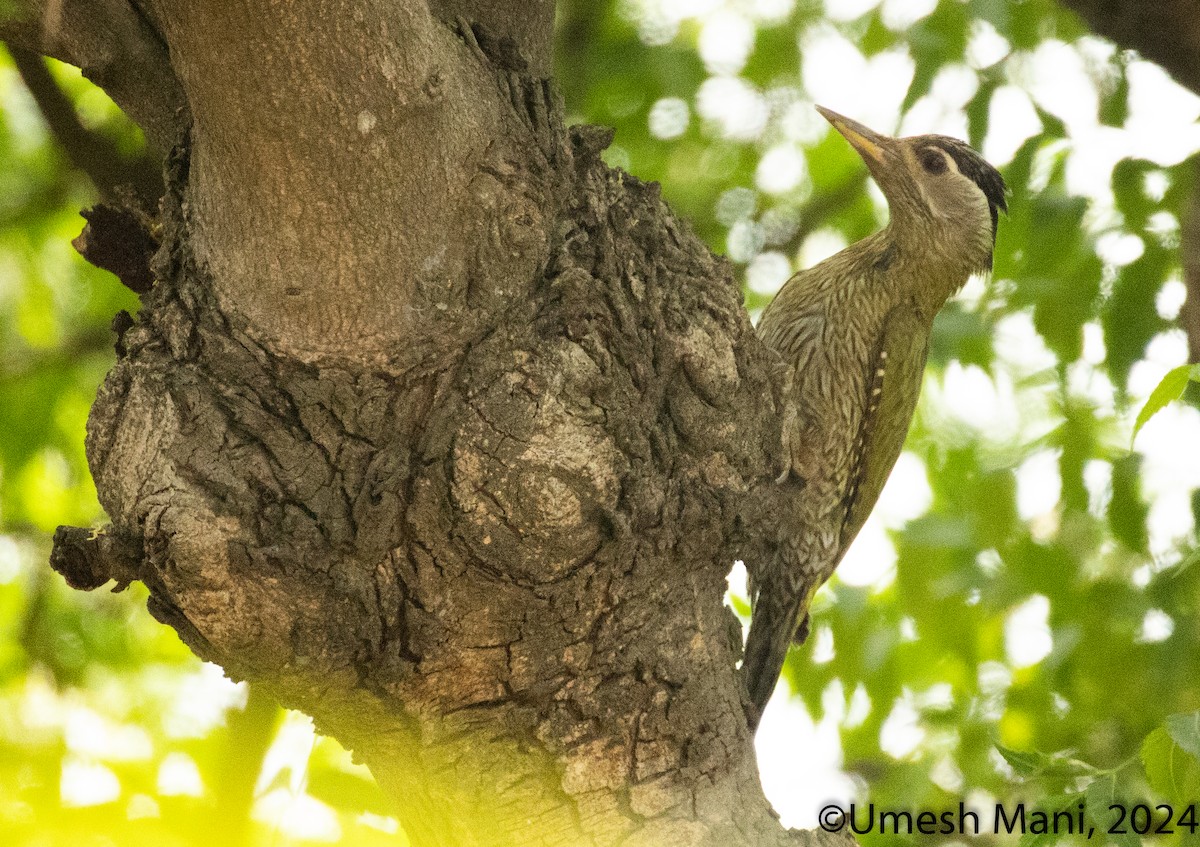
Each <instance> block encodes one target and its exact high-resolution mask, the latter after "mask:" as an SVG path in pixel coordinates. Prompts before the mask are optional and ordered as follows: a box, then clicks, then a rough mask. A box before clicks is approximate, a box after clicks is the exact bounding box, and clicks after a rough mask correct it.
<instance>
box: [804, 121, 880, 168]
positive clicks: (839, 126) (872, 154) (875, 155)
mask: <svg viewBox="0 0 1200 847" xmlns="http://www.w3.org/2000/svg"><path fill="white" fill-rule="evenodd" d="M817 111H818V112H820V113H821V116H822V117H824V118H825V120H827V121H829V122H830V123H831V124H833V128H834V129H836V130H837V131H838V132H840V133H841V134H842V136H843V137H844V138H845V139H846V140H847V141H849V142H850V145H851V146H852V147H853V148H854V149H855V150H857V151H858V155H860V156H862V157H863V159H864V160H865V161H866V163H867V164H868V165H872V168H871V170H872V172H874V170H875V168H874V165H882V164H884V159H883V157H884V152H885V150H886V149H887V147H888V143H889V142H890V141H891V139H889V138H888V137H887V136H886V135H880V134H879V133H877V132H875V131H874V130H872V129H868V128H867V127H865V126H863V125H862V124H860V123H859V122H858V121H852V120H850V119H849V118H847V117H845V116H844V115H839V114H838V113H837V112H835V111H833V110H832V109H826V108H825V107H824V106H817ZM872 159H873V160H874V162H872V161H871V160H872Z"/></svg>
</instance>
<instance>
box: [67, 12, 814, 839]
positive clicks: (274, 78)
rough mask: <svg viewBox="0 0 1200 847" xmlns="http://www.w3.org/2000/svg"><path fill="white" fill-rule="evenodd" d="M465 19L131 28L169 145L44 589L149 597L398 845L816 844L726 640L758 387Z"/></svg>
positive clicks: (349, 16) (501, 51) (544, 94)
mask: <svg viewBox="0 0 1200 847" xmlns="http://www.w3.org/2000/svg"><path fill="white" fill-rule="evenodd" d="M472 5H473V4H469V3H466V2H453V3H452V2H446V3H442V4H435V8H434V9H433V10H432V12H431V11H430V10H429V9H426V8H425V7H424V6H421V5H420V4H417V3H407V4H397V3H387V4H378V6H377V7H376V6H372V5H371V4H369V3H366V2H359V3H350V2H325V0H322V2H315V0H314V2H311V3H305V2H300V0H289V2H279V3H264V4H249V3H244V2H235V1H234V0H231V1H230V2H221V3H209V2H189V3H183V4H173V3H168V2H166V1H165V0H162V2H158V3H156V4H153V5H152V6H150V7H148V9H147V14H146V16H145V18H142V20H143V22H149V23H147V26H150V25H151V24H152V25H153V27H154V28H156V29H158V30H159V31H161V33H162V36H163V38H164V39H165V42H166V43H168V44H170V46H171V51H170V55H171V58H172V62H173V73H174V74H175V75H177V78H178V79H179V80H180V81H181V85H182V88H183V90H184V92H185V95H186V100H187V103H188V104H189V106H190V119H188V115H187V114H183V115H182V117H183V120H181V122H180V124H181V127H182V128H184V129H185V130H186V131H185V132H181V134H180V136H179V140H178V142H177V144H176V145H175V147H174V150H173V153H172V156H171V158H170V162H169V167H168V171H167V177H168V178H167V185H168V188H167V195H166V197H165V199H164V203H163V208H162V219H161V222H160V227H159V228H158V229H157V230H156V236H157V237H158V238H159V239H160V243H161V247H160V248H159V250H158V252H157V255H156V256H155V259H154V268H153V270H154V277H155V280H156V282H155V284H154V286H153V288H151V289H150V290H149V291H148V292H146V293H145V294H144V295H143V307H142V309H141V311H140V313H139V315H138V317H137V319H136V322H134V321H131V320H129V319H128V318H127V317H126V318H124V319H122V320H120V321H119V322H118V323H117V324H116V326H117V327H118V329H119V331H120V333H121V337H120V340H119V343H118V351H119V353H120V357H119V360H118V362H117V364H116V366H115V368H114V369H113V371H112V372H111V373H110V375H109V376H108V378H107V380H106V381H105V383H104V385H103V387H102V389H101V391H100V394H99V397H98V398H97V402H96V404H95V407H94V409H93V412H92V416H91V420H90V422H89V428H88V453H89V459H90V461H91V464H92V469H93V473H94V476H95V479H96V483H97V487H98V490H99V492H100V496H101V500H102V502H103V504H104V506H105V508H106V510H107V511H108V514H109V516H110V518H111V520H112V526H111V528H110V529H109V530H107V531H106V533H104V534H102V535H100V536H99V537H94V536H93V535H89V534H88V533H85V532H83V531H73V530H71V529H69V528H66V529H64V530H62V531H61V532H60V534H59V537H58V546H57V548H56V554H55V560H54V564H55V567H56V568H58V569H59V570H60V571H61V572H63V573H64V574H66V575H67V577H68V579H69V580H70V581H71V583H72V584H73V585H77V586H79V587H82V588H90V587H97V586H99V585H101V584H103V582H104V581H105V579H107V578H115V579H116V580H118V585H120V584H123V583H127V582H128V581H129V580H130V579H134V578H136V579H140V580H142V581H143V582H145V583H146V584H147V585H148V586H149V588H150V592H151V599H150V610H151V612H152V613H153V614H154V615H155V616H156V617H157V618H158V619H160V620H162V621H163V622H165V623H167V624H170V625H171V626H173V627H174V628H175V629H176V630H177V631H178V632H179V634H180V635H181V637H182V638H183V639H184V640H185V641H186V642H187V643H188V644H189V645H190V646H191V647H192V648H193V649H194V650H195V651H196V653H197V654H199V655H200V656H202V657H204V658H206V659H210V660H212V661H215V662H218V663H219V664H221V665H222V666H224V667H225V668H226V669H227V670H228V671H229V673H230V674H231V675H232V676H234V677H235V678H247V679H251V680H254V681H255V682H256V684H258V685H261V686H262V687H264V688H265V689H266V690H269V691H271V692H273V693H274V694H275V695H276V696H277V697H279V699H280V700H281V701H282V702H284V703H285V704H287V705H289V706H293V707H296V708H300V709H303V710H304V711H306V712H308V713H310V714H312V715H313V716H314V717H315V718H316V719H317V721H318V724H319V726H320V727H321V728H322V729H323V730H324V731H326V732H328V733H330V734H332V735H334V736H336V737H338V738H339V739H340V740H341V741H343V742H344V743H345V744H347V745H348V746H349V747H351V748H352V749H353V750H354V751H355V752H356V754H357V755H358V756H359V757H360V758H361V759H362V760H363V761H364V762H366V763H367V764H368V765H369V766H370V767H371V769H372V771H373V772H374V774H375V775H376V777H377V779H378V780H379V782H380V784H381V786H382V787H383V788H384V790H385V791H386V792H387V793H388V794H389V795H390V796H391V797H392V798H393V799H394V800H395V802H396V805H397V808H398V811H399V813H400V816H401V819H402V822H403V825H404V827H405V829H406V831H407V833H408V835H409V836H410V838H411V839H412V841H413V843H414V844H419V845H467V844H480V845H485V844H486V845H507V844H523V845H526V844H553V845H558V844H562V845H585V844H586V845H602V844H618V843H620V844H627V845H633V844H646V845H651V844H653V845H661V844H670V845H691V844H696V845H699V844H705V845H742V844H747V845H748V844H755V845H761V844H776V843H796V842H805V843H808V842H810V841H817V840H821V839H820V838H819V837H814V836H811V835H808V834H794V833H793V834H789V833H785V832H784V831H783V830H782V829H781V828H780V827H779V826H778V823H777V822H776V820H775V819H774V818H773V816H772V815H771V814H770V810H769V807H768V805H767V803H766V800H765V799H764V798H763V795H762V792H761V790H760V788H759V785H758V778H757V773H756V767H755V762H754V757H753V749H752V746H751V738H750V735H749V733H748V731H747V728H746V722H745V717H744V713H743V699H742V693H741V690H740V686H739V684H738V680H737V678H736V674H735V671H734V664H735V662H736V659H737V650H738V646H737V645H738V643H739V641H740V629H739V627H738V624H737V622H736V621H735V620H734V619H733V617H732V615H731V613H730V612H729V611H728V610H727V609H726V608H725V607H724V606H723V605H722V596H723V593H724V580H725V575H726V573H727V571H728V569H729V567H730V564H731V563H732V562H733V561H734V560H735V559H736V558H738V557H742V558H746V559H748V560H752V559H753V557H754V555H755V551H753V550H752V549H750V548H749V546H748V545H749V543H750V540H751V539H753V538H755V537H757V536H759V535H760V534H761V533H758V532H757V531H756V530H755V527H754V526H753V524H754V522H755V521H757V520H760V519H762V516H763V515H764V514H766V513H768V512H769V511H770V509H771V508H773V505H772V504H771V503H770V502H769V500H770V496H771V485H770V480H771V479H772V478H773V477H774V475H775V473H776V472H777V469H776V468H775V467H773V463H774V458H773V449H772V446H773V445H776V444H778V436H779V433H778V422H777V415H776V412H775V405H776V401H777V399H778V398H777V391H776V388H775V386H776V385H778V382H779V380H778V376H779V374H778V368H779V367H780V365H779V362H778V361H777V360H776V359H775V358H774V357H773V356H771V355H770V354H769V353H768V352H767V351H765V350H764V348H762V347H761V345H759V343H758V342H757V339H756V338H755V336H754V333H753V331H752V329H751V327H750V323H749V320H748V318H747V315H746V312H745V310H744V309H743V307H742V305H741V295H740V293H739V290H738V287H737V285H736V283H735V281H734V280H733V278H732V275H731V273H730V269H729V267H728V266H727V264H726V263H725V262H723V261H721V260H717V259H714V258H713V257H712V256H711V255H710V254H709V252H708V251H707V250H706V248H705V247H704V246H703V245H702V243H701V242H700V241H699V240H698V239H697V238H696V237H695V236H694V235H693V234H692V233H691V232H690V231H689V230H688V229H687V228H686V227H683V226H681V225H680V224H678V223H677V222H676V221H675V220H674V219H673V217H672V216H671V214H670V212H669V210H668V209H667V208H666V207H665V206H664V204H663V203H662V202H661V200H660V198H659V193H658V188H657V186H656V185H647V184H643V183H641V182H639V181H638V180H636V179H634V178H632V177H630V176H628V175H626V174H623V173H621V172H619V171H613V170H610V169H609V168H608V167H607V166H605V165H604V164H603V162H602V161H601V160H600V157H599V154H600V152H601V150H602V149H603V147H604V146H605V144H606V143H607V141H608V137H609V135H608V133H606V132H605V131H603V130H598V129H595V128H587V127H581V128H576V129H573V130H571V131H570V132H567V131H566V130H565V129H564V128H563V126H562V110H561V106H560V104H559V103H558V102H557V101H556V98H555V97H554V95H553V93H552V89H551V87H550V85H549V83H548V82H547V81H546V80H545V79H544V78H543V74H542V73H541V72H540V71H539V69H540V68H544V67H545V65H546V63H547V61H548V52H547V51H548V42H549V28H548V12H547V8H548V7H547V6H546V5H545V4H535V6H534V7H530V8H528V9H526V10H524V13H525V14H526V15H527V17H525V18H521V19H520V21H517V22H515V23H514V22H510V23H511V25H512V26H513V29H511V30H510V31H508V32H506V31H504V30H503V29H500V30H489V29H488V28H487V27H484V26H479V25H476V24H474V23H472V22H469V21H468V20H467V19H466V18H464V17H460V16H464V15H467V13H468V12H469V11H470V8H469V7H471V6H472ZM479 8H480V9H481V10H482V11H483V14H481V15H480V16H479V17H480V18H483V19H486V18H487V17H488V15H495V14H498V13H499V12H501V11H504V8H505V7H504V4H503V3H500V2H497V3H482V4H480V6H479ZM452 16H453V17H454V18H455V19H454V20H451V19H450V18H451V17H452ZM515 20H516V19H515V17H514V21H515ZM518 23H519V24H520V25H519V26H518ZM318 36H319V37H318ZM798 766H802V763H798Z"/></svg>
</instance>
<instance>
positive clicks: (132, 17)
mask: <svg viewBox="0 0 1200 847" xmlns="http://www.w3.org/2000/svg"><path fill="white" fill-rule="evenodd" d="M0 40H2V41H5V42H7V43H8V44H9V45H11V46H13V47H16V48H18V49H24V50H28V51H32V52H35V53H41V54H44V55H47V56H53V57H54V58H55V59H59V60H60V61H63V62H67V63H68V64H71V65H75V66H77V67H78V68H79V69H80V70H82V71H83V75H84V76H85V77H87V78H88V79H89V80H91V81H92V82H94V83H95V84H96V85H98V86H100V88H102V89H104V90H105V91H106V92H107V93H108V95H109V96H110V97H112V99H113V100H114V101H115V102H116V104H117V105H118V106H119V107H120V108H121V109H122V111H124V112H125V114H127V115H129V117H130V118H131V119H132V120H133V121H134V122H135V123H137V124H138V126H140V127H141V128H142V130H143V132H145V134H146V139H147V141H149V143H150V145H151V147H153V148H154V149H155V151H156V152H158V153H159V154H160V155H161V154H163V153H165V152H166V151H167V150H169V149H170V148H171V145H172V144H173V143H174V141H175V138H176V136H177V130H178V121H179V118H178V112H179V108H180V106H181V105H183V103H184V98H183V90H182V89H181V88H180V85H179V81H178V79H177V78H176V76H175V73H174V72H173V71H172V70H171V63H170V60H169V57H168V55H167V47H166V45H165V44H164V43H163V41H162V39H161V38H160V37H159V35H158V34H157V33H156V32H155V31H154V29H153V28H152V27H151V26H150V24H149V23H147V21H146V20H145V18H143V17H142V15H141V14H139V12H138V11H137V10H136V9H134V7H133V6H131V5H130V4H129V3H128V2H126V0H17V3H16V11H15V12H11V13H7V14H6V15H5V16H4V17H0Z"/></svg>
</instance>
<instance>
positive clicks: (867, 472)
mask: <svg viewBox="0 0 1200 847" xmlns="http://www.w3.org/2000/svg"><path fill="white" fill-rule="evenodd" d="M817 111H819V112H820V113H821V114H822V115H823V116H824V117H825V119H826V120H828V121H829V122H830V123H831V124H832V125H833V127H834V129H836V130H837V131H838V132H839V133H841V135H842V136H843V137H844V138H845V139H846V140H847V141H848V142H849V143H850V145H851V146H852V147H853V148H854V149H855V150H856V151H857V152H858V154H859V156H861V157H862V159H863V161H864V162H865V163H866V165H867V168H868V170H869V171H870V173H871V176H872V177H874V179H875V182H876V183H878V185H879V187H880V189H882V191H883V194H884V196H885V197H886V198H887V202H888V209H889V221H888V224H887V226H886V227H884V228H883V229H882V230H880V231H879V232H876V233H875V234H874V235H871V236H868V237H867V238H864V239H863V240H862V241H859V242H856V243H855V244H852V245H851V246H850V247H847V248H846V249H845V250H843V251H841V252H840V253H838V254H836V255H835V256H833V257H831V258H829V259H826V260H825V261H823V262H821V263H820V264H818V265H816V266H815V267H812V268H809V269H808V270H804V271H800V272H799V273H797V274H796V275H795V276H793V277H792V278H791V279H789V280H788V281H787V282H786V283H785V284H784V286H783V288H782V289H780V291H779V293H778V295H776V297H775V299H774V300H772V301H771V304H770V305H769V306H767V309H766V311H764V312H763V315H762V319H761V321H760V322H759V324H758V335H759V338H761V339H762V341H763V343H764V344H766V345H767V346H768V347H770V348H771V349H773V350H775V351H776V352H777V353H778V354H779V355H780V356H781V357H782V358H783V359H784V361H785V362H787V363H788V364H789V365H790V366H791V368H790V374H791V376H790V383H789V384H788V386H787V387H786V389H785V392H784V409H783V421H782V436H783V444H782V457H783V466H784V470H783V473H782V474H781V475H780V477H779V480H778V483H779V485H780V486H781V487H782V489H781V492H780V493H781V495H782V496H783V498H784V501H785V506H784V509H783V517H782V518H781V520H780V525H779V526H778V527H776V528H775V533H776V537H775V538H774V539H772V540H771V547H772V552H771V554H770V555H769V556H767V557H766V560H765V561H763V562H761V563H759V565H758V566H756V567H754V568H753V569H752V573H751V584H750V595H751V601H752V604H753V615H752V617H751V622H750V634H749V636H748V637H747V640H746V650H745V656H744V659H743V662H742V674H743V678H744V680H745V683H746V687H747V690H748V693H749V697H750V712H749V720H750V724H751V727H752V728H753V727H754V726H756V725H757V723H758V719H759V717H761V715H762V710H763V709H764V708H765V707H766V705H767V701H768V700H769V699H770V697H771V693H772V691H773V690H774V688H775V683H776V681H777V680H778V678H779V674H780V671H781V670H782V669H783V661H784V658H785V657H786V656H787V651H788V646H789V645H790V644H791V643H792V642H793V640H794V641H796V642H797V643H801V642H803V640H804V639H805V638H806V637H807V635H808V608H809V604H810V603H811V602H812V598H813V595H814V594H815V593H816V591H817V589H818V588H820V586H821V585H822V584H823V583H824V582H825V581H826V580H827V579H829V577H830V576H832V574H833V571H834V569H835V568H836V567H837V566H838V563H839V562H840V561H841V559H842V556H843V555H844V554H845V552H846V548H847V547H849V546H850V542H851V541H853V540H854V537H855V535H857V534H858V531H859V530H860V529H861V528H862V525H863V523H864V521H865V520H866V518H867V515H868V514H869V513H870V511H871V509H872V507H873V506H874V505H875V501H876V500H877V499H878V498H879V493H880V491H881V490H882V489H883V484H884V482H885V481H886V480H887V477H888V474H890V473H891V470H892V466H893V465H894V464H895V463H896V459H897V458H898V457H899V455H900V448H901V446H902V445H903V444H904V438H905V435H906V434H907V433H908V426H909V423H910V422H911V420H912V416H913V411H914V410H915V408H916V405H917V397H918V395H919V394H920V392H921V380H922V376H923V374H924V370H925V358H926V354H927V352H928V349H929V336H930V332H931V330H932V326H933V318H934V315H936V314H937V313H938V310H939V309H941V308H942V305H943V304H944V303H945V302H946V300H947V299H948V298H949V297H950V296H951V295H952V294H954V293H955V292H956V291H957V290H958V289H959V288H961V287H962V285H963V284H964V283H965V282H966V281H967V279H968V277H970V276H971V275H972V274H974V273H981V272H985V271H989V270H991V267H992V252H993V249H994V246H995V242H996V226H997V222H998V217H999V214H998V213H999V212H1000V211H1005V212H1007V211H1008V206H1007V203H1006V202H1005V193H1006V188H1005V185H1004V179H1003V178H1002V177H1001V176H1000V174H999V173H998V172H997V171H996V169H995V168H993V167H992V166H991V165H989V164H988V163H987V162H985V161H984V160H983V158H982V157H981V156H980V155H979V154H978V153H976V152H975V151H974V150H972V149H971V148H970V147H969V146H968V145H967V144H965V143H963V142H962V141H959V140H957V139H954V138H949V137H946V136H943V135H918V136H913V137H909V138H890V137H888V136H884V135H880V134H879V133H876V132H873V131H872V130H870V129H868V128H867V127H865V126H863V125H862V124H860V123H858V122H856V121H853V120H850V119H849V118H846V117H843V116H842V115H839V114H837V113H836V112H833V111H830V110H829V109H825V108H823V107H821V106H818V107H817Z"/></svg>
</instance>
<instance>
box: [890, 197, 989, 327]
mask: <svg viewBox="0 0 1200 847" xmlns="http://www.w3.org/2000/svg"><path fill="white" fill-rule="evenodd" d="M878 235H879V236H880V249H881V250H882V251H885V252H886V253H889V254H890V255H891V259H892V263H893V264H892V266H891V268H890V270H889V273H888V274H887V276H888V277H889V278H890V279H892V280H893V281H894V283H895V285H896V288H897V291H896V294H897V296H899V297H903V298H907V299H911V300H912V302H913V303H914V304H915V305H917V306H918V307H919V309H920V311H921V312H922V313H924V314H926V315H927V316H928V319H929V320H931V321H932V319H933V316H934V315H936V314H937V312H938V311H939V310H940V309H941V308H942V306H944V305H945V303H946V301H947V300H949V299H950V298H951V297H953V296H954V294H955V293H957V292H958V290H959V289H960V288H962V287H963V285H964V284H966V282H967V279H968V278H970V276H971V274H973V273H976V272H978V271H981V270H983V269H984V268H985V266H986V265H987V263H988V262H989V259H990V249H989V248H990V245H983V244H978V243H975V242H974V241H966V240H963V239H960V238H958V237H956V235H955V233H954V231H953V230H952V229H951V228H944V229H943V230H942V231H938V229H935V228H933V227H930V226H928V225H912V224H911V223H910V222H907V221H898V220H896V219H895V218H893V219H892V220H891V221H890V222H889V223H888V225H887V226H886V227H885V228H884V229H883V230H881V231H880V232H879V233H878Z"/></svg>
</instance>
